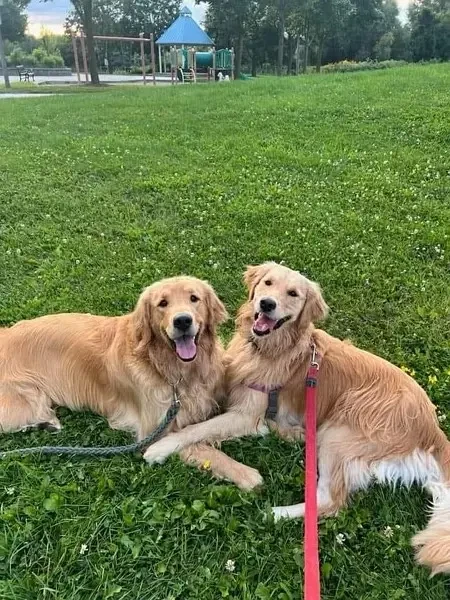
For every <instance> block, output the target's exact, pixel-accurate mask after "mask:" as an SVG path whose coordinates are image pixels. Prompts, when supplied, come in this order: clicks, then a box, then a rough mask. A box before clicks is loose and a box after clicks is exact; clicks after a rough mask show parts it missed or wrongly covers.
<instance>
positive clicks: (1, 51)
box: [0, 0, 11, 88]
mask: <svg viewBox="0 0 450 600" xmlns="http://www.w3.org/2000/svg"><path fill="white" fill-rule="evenodd" d="M2 6H3V0H0V62H1V66H2V71H3V79H4V80H5V88H10V87H11V83H10V81H9V75H8V65H7V64H6V57H5V47H4V45H3V37H2V12H1V11H2Z"/></svg>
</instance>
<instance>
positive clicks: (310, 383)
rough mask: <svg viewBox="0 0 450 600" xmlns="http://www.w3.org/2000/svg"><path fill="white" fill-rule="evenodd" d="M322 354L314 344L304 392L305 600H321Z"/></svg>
mask: <svg viewBox="0 0 450 600" xmlns="http://www.w3.org/2000/svg"><path fill="white" fill-rule="evenodd" d="M319 359H320V357H319V355H318V353H317V351H316V347H315V345H314V344H313V345H312V357H311V363H310V365H309V369H308V375H307V377H306V392H305V395H306V397H305V422H306V434H305V438H306V439H305V442H306V443H305V446H306V469H305V546H304V584H303V585H304V587H303V590H304V591H303V598H304V600H320V569H319V536H318V515H317V440H316V432H317V415H316V391H317V374H318V371H319V366H320V364H319Z"/></svg>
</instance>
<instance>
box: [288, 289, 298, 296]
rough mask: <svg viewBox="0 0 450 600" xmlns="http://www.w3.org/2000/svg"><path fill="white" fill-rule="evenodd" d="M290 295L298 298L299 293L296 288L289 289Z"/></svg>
mask: <svg viewBox="0 0 450 600" xmlns="http://www.w3.org/2000/svg"><path fill="white" fill-rule="evenodd" d="M288 296H292V297H293V298H297V296H298V294H297V292H296V291H295V290H289V291H288Z"/></svg>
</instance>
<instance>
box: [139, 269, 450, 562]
mask: <svg viewBox="0 0 450 600" xmlns="http://www.w3.org/2000/svg"><path fill="white" fill-rule="evenodd" d="M245 282H246V284H247V286H248V289H249V299H248V301H247V302H246V303H245V304H244V305H243V306H242V308H241V309H240V311H239V315H238V318H237V331H236V333H235V335H234V337H233V339H232V341H231V343H230V345H229V347H228V349H227V356H226V364H227V372H226V382H227V391H228V394H229V407H228V411H227V412H226V413H225V414H222V415H219V416H217V417H215V418H213V419H211V420H209V421H206V422H203V423H199V424H197V425H193V426H188V427H186V428H185V429H183V430H182V431H180V432H178V433H175V434H172V435H169V436H167V437H166V438H165V439H164V440H161V441H160V442H158V443H157V444H155V445H154V446H152V447H151V448H149V450H148V452H147V453H146V458H147V460H148V461H149V462H155V461H159V462H162V461H163V460H164V459H165V457H166V456H168V455H169V454H170V453H171V452H173V451H175V450H180V449H181V448H183V447H185V446H186V445H190V444H192V443H197V442H200V441H204V440H208V441H212V440H222V439H226V438H230V437H237V436H242V435H249V434H255V433H263V432H264V431H265V427H264V413H265V409H266V407H267V395H266V394H264V393H261V392H258V391H255V390H253V389H250V388H249V387H248V386H249V385H250V384H255V383H256V384H259V385H265V386H274V385H281V386H282V390H281V393H280V398H279V412H278V416H277V422H276V423H271V426H272V427H274V428H275V429H276V430H277V431H278V433H279V434H280V435H282V436H284V437H287V438H289V439H292V438H301V437H302V434H303V427H302V425H303V412H304V400H305V378H306V373H307V369H308V366H309V362H310V360H311V349H310V347H311V344H312V343H313V344H315V345H316V347H317V350H318V352H319V353H320V355H321V366H320V371H319V383H318V388H317V421H318V446H319V482H318V505H319V511H320V513H321V514H332V513H334V512H336V511H337V510H338V509H339V508H340V507H342V506H343V505H344V504H345V503H346V501H347V500H348V497H349V494H350V493H351V492H352V491H355V490H356V489H361V488H364V487H367V486H368V485H369V484H370V482H371V481H372V480H378V481H381V482H386V483H395V482H396V481H400V482H403V483H405V484H407V485H411V484H412V483H414V482H416V483H420V484H422V485H424V486H425V487H426V488H427V489H428V490H429V491H430V492H431V493H432V494H433V499H434V503H435V509H434V516H433V518H432V520H431V522H430V524H429V526H428V528H427V529H426V530H425V531H424V532H422V533H421V534H419V535H418V536H416V538H415V544H416V545H417V546H419V547H420V550H419V551H418V559H419V561H420V562H421V563H423V564H426V565H428V566H430V567H431V569H432V570H433V572H440V571H450V443H449V441H448V440H447V438H446V436H445V434H444V433H443V432H442V430H441V429H440V428H439V424H438V420H437V418H436V414H435V407H434V406H433V404H432V403H431V401H430V400H429V398H428V397H427V395H426V393H425V392H424V391H423V390H422V388H420V386H419V385H418V384H417V383H416V382H415V381H414V380H413V379H412V378H410V377H409V376H408V375H406V374H405V373H403V372H402V371H401V370H400V369H398V368H397V367H395V366H394V365H392V364H390V363H389V362H387V361H386V360H383V359H382V358H380V357H378V356H375V355H373V354H370V353H368V352H365V351H363V350H360V349H358V348H356V347H354V346H353V345H351V344H350V343H348V342H343V341H341V340H338V339H336V338H334V337H332V336H330V335H328V334H327V333H325V332H324V331H322V330H319V329H315V327H314V325H313V323H314V322H316V321H318V320H320V319H323V318H324V317H325V316H326V314H327V305H326V303H325V301H324V300H323V298H322V295H321V292H320V289H319V287H318V286H317V284H315V283H313V282H311V281H309V280H307V279H306V278H305V277H303V276H301V275H300V274H299V273H296V272H295V271H292V270H291V269H288V268H286V267H282V266H280V265H276V264H275V263H266V264H264V265H260V266H257V267H249V268H248V270H247V272H246V274H245ZM293 293H295V296H292V294H293ZM266 297H270V298H272V299H273V300H274V301H275V302H276V310H275V311H274V315H275V317H274V318H275V319H276V320H277V324H278V322H281V323H282V324H281V326H280V327H279V328H278V329H273V330H271V331H270V332H269V333H268V334H267V335H266V332H263V335H257V334H256V333H255V327H256V325H255V324H257V318H259V310H260V308H259V305H260V302H261V299H263V298H266ZM284 319H289V320H287V321H284ZM266 322H270V320H269V321H267V319H266ZM274 512H275V516H276V517H301V516H303V513H304V505H303V504H299V505H295V506H292V507H278V508H276V509H274Z"/></svg>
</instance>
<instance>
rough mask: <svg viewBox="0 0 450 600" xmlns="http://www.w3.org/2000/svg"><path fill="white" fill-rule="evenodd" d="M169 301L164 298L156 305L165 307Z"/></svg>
mask: <svg viewBox="0 0 450 600" xmlns="http://www.w3.org/2000/svg"><path fill="white" fill-rule="evenodd" d="M168 304H169V303H168V302H167V300H165V299H164V298H163V299H162V300H161V302H160V303H159V304H158V306H159V307H160V308H165V307H166V306H167V305H168Z"/></svg>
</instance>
